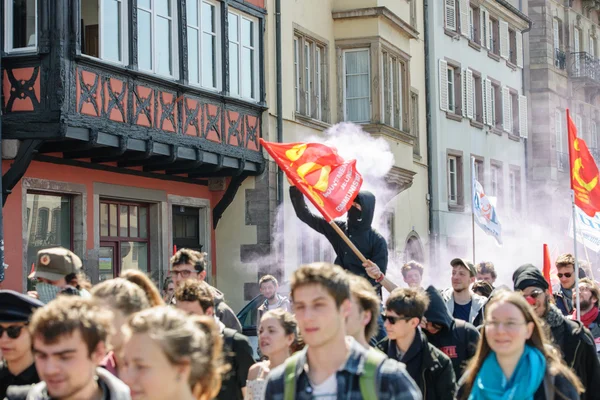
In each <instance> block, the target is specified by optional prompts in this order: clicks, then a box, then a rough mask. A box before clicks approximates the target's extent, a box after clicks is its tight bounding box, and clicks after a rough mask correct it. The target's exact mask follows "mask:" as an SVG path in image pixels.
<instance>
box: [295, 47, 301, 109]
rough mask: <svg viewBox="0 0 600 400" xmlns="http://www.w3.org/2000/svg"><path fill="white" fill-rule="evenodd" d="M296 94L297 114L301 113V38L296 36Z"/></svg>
mask: <svg viewBox="0 0 600 400" xmlns="http://www.w3.org/2000/svg"><path fill="white" fill-rule="evenodd" d="M294 75H295V76H294V94H295V97H296V112H297V113H299V112H300V38H299V37H298V36H294Z"/></svg>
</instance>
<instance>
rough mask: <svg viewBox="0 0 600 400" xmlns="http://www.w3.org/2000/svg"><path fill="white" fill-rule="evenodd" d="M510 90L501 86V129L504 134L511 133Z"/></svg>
mask: <svg viewBox="0 0 600 400" xmlns="http://www.w3.org/2000/svg"><path fill="white" fill-rule="evenodd" d="M510 100H511V99H510V90H509V89H508V87H506V86H502V120H503V123H502V125H503V129H504V130H505V131H506V132H512V115H511V112H510V110H511V101H510Z"/></svg>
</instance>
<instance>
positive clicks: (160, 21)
mask: <svg viewBox="0 0 600 400" xmlns="http://www.w3.org/2000/svg"><path fill="white" fill-rule="evenodd" d="M155 27H156V37H157V38H158V40H156V56H157V59H156V61H157V68H156V72H157V73H159V74H164V75H172V73H173V72H172V69H171V65H172V60H171V58H172V56H171V50H172V48H171V43H172V39H171V35H172V32H171V21H170V20H168V19H166V18H162V17H157V18H156V21H155Z"/></svg>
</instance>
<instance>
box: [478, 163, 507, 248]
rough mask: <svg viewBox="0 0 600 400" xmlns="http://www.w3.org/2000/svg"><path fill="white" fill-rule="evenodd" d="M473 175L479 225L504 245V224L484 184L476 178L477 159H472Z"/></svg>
mask: <svg viewBox="0 0 600 400" xmlns="http://www.w3.org/2000/svg"><path fill="white" fill-rule="evenodd" d="M471 176H472V182H473V204H472V207H473V216H474V218H475V222H476V223H477V225H479V226H480V227H481V229H483V230H484V232H485V233H487V234H488V235H490V236H493V237H494V238H495V239H496V241H497V242H498V244H499V245H502V226H501V225H500V221H499V220H498V215H497V214H496V208H495V207H494V206H493V204H492V202H491V201H490V198H489V197H488V196H486V195H485V192H484V191H483V186H481V183H479V182H478V181H477V179H475V159H474V158H472V159H471Z"/></svg>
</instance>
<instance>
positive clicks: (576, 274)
mask: <svg viewBox="0 0 600 400" xmlns="http://www.w3.org/2000/svg"><path fill="white" fill-rule="evenodd" d="M571 205H572V209H573V256H574V257H575V294H576V298H577V301H576V303H575V307H576V310H577V314H576V315H577V321H581V308H580V302H579V259H578V258H577V218H576V212H575V191H574V190H571ZM584 247H585V245H584Z"/></svg>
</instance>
